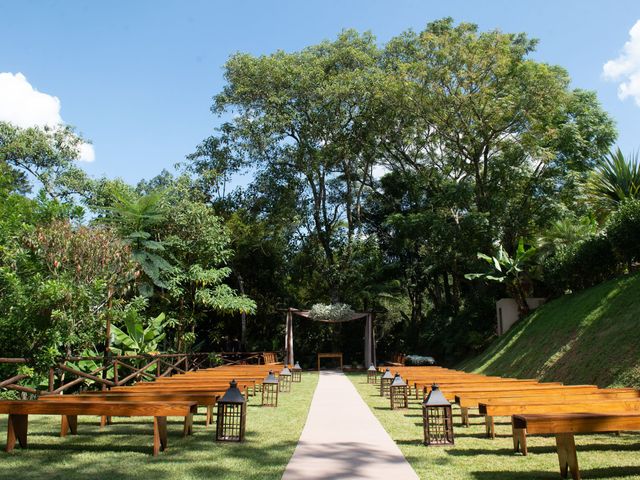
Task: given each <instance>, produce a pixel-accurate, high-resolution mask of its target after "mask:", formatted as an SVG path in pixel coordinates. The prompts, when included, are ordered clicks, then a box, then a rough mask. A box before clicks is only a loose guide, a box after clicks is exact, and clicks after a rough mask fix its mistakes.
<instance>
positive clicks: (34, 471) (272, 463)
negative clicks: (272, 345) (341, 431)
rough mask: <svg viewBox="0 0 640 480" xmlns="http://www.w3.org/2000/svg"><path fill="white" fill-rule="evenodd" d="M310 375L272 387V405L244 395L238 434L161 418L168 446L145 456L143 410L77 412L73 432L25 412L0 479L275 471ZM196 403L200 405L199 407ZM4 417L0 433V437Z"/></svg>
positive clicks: (245, 475) (300, 413)
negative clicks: (223, 435) (227, 436)
mask: <svg viewBox="0 0 640 480" xmlns="http://www.w3.org/2000/svg"><path fill="white" fill-rule="evenodd" d="M317 382H318V375H317V374H316V373H306V372H305V373H304V374H303V380H302V383H294V384H293V386H292V391H291V393H284V394H281V395H280V401H279V406H278V408H266V407H265V408H263V407H260V405H259V403H260V395H259V394H258V395H257V396H256V397H250V401H249V407H248V410H247V430H246V441H245V442H244V443H241V444H237V443H235V444H231V443H216V442H215V440H214V436H215V427H214V426H210V427H209V428H205V427H204V415H198V416H196V417H195V418H194V432H193V436H191V437H190V438H182V436H181V434H182V420H183V419H182V418H171V419H170V420H169V428H168V430H169V449H168V450H167V451H166V452H163V453H161V454H160V455H159V456H158V457H156V458H154V457H152V456H151V449H152V448H151V447H152V443H153V434H152V432H153V427H152V420H151V419H150V418H114V422H115V423H114V424H113V425H111V426H108V427H106V428H104V429H102V430H101V429H100V428H99V426H98V419H97V417H79V423H78V435H77V436H68V437H66V438H60V437H59V436H58V434H59V428H60V418H59V417H46V416H31V417H30V418H29V438H28V441H29V445H28V448H27V449H25V450H22V449H20V448H16V450H14V452H12V453H10V454H7V453H5V452H0V478H1V479H16V480H17V479H21V480H28V479H42V478H47V479H65V480H73V479H92V480H93V479H109V480H117V479H125V478H126V479H129V478H141V479H142V478H144V479H154V480H162V479H180V480H182V479H205V478H206V479H260V480H264V479H279V478H280V477H281V476H282V473H283V471H284V468H285V467H286V465H287V463H288V462H289V458H290V457H291V455H292V454H293V450H294V448H295V446H296V444H297V443H298V438H299V437H300V433H301V432H302V428H303V426H304V423H305V421H306V418H307V412H308V411H309V405H310V404H311V397H312V396H313V392H314V390H315V387H316V384H317ZM201 410H203V409H201ZM6 428H7V421H6V417H5V418H3V419H2V421H1V422H0V437H1V438H2V439H3V440H4V439H5V438H6Z"/></svg>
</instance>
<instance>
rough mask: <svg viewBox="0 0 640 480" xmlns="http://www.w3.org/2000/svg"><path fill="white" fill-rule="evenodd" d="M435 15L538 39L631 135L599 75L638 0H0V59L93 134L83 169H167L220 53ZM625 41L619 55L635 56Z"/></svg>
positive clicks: (633, 110)
mask: <svg viewBox="0 0 640 480" xmlns="http://www.w3.org/2000/svg"><path fill="white" fill-rule="evenodd" d="M445 16H451V17H453V18H454V19H455V20H456V21H458V22H459V21H468V22H473V23H477V24H479V26H480V28H481V29H483V30H488V29H494V28H499V29H500V30H503V31H506V32H521V31H524V32H527V33H528V34H529V35H530V36H532V37H536V38H538V39H540V44H539V48H538V51H537V52H536V53H535V55H534V57H535V58H536V59H538V60H540V61H544V62H548V63H553V64H559V65H562V66H563V67H565V68H566V69H567V70H568V71H569V73H570V75H571V77H572V79H573V86H575V87H580V88H586V89H592V90H596V91H597V92H598V96H599V98H600V101H601V102H602V104H603V105H604V108H605V109H606V110H607V111H608V112H609V113H610V114H611V115H612V116H613V118H614V119H615V120H616V122H617V125H618V131H619V145H620V147H621V148H622V149H623V151H625V152H629V151H631V150H634V149H639V148H640V122H638V120H639V114H640V107H639V106H638V105H637V104H636V102H635V101H634V98H633V95H631V96H630V97H628V98H626V99H624V100H621V99H620V98H619V97H618V84H619V83H620V82H616V81H607V80H606V79H605V78H604V77H603V65H604V64H605V63H606V62H607V61H609V60H612V59H615V58H617V57H618V56H619V55H620V53H621V51H622V49H623V45H624V44H625V42H627V41H629V30H630V29H631V28H632V26H633V25H634V24H635V23H636V21H638V20H639V19H640V1H638V0H634V1H631V0H629V1H625V0H618V1H616V2H606V1H594V0H591V1H589V0H582V1H573V0H571V1H569V0H563V1H537V2H532V1H529V2H526V3H525V2H524V1H520V2H517V1H514V0H511V1H497V0H495V1H482V2H480V1H472V0H468V1H451V0H448V1H438V2H435V1H408V0H404V1H403V0H395V1H379V0H376V1H374V0H368V1H365V0H357V1H356V0H343V1H328V0H325V1H315V0H313V1H310V0H305V1H302V0H300V1H297V2H295V1H276V0H261V1H258V0H255V1H235V2H214V1H109V2H89V1H71V0H65V1H62V0H59V1H45V0H41V1H35V0H30V1H23V0H14V1H10V0H0V72H8V73H11V74H14V75H15V74H17V73H18V72H20V73H22V74H23V75H24V76H25V77H26V81H28V82H29V83H30V84H31V86H32V87H33V88H34V89H36V90H38V91H40V92H42V93H46V94H48V95H52V96H55V97H58V99H59V101H60V106H61V108H60V116H61V118H62V119H63V120H64V121H65V122H67V123H70V124H72V125H74V126H76V128H77V129H78V130H79V131H80V132H81V133H82V134H83V135H84V136H85V137H86V138H88V139H90V140H91V141H92V142H93V144H94V150H95V161H93V162H84V163H82V165H83V167H85V168H86V170H87V171H88V172H89V173H90V174H92V175H95V176H98V175H102V174H106V175H107V176H110V177H115V176H120V177H123V178H124V179H125V180H127V181H129V182H135V181H137V180H139V179H141V178H150V177H152V176H153V175H155V174H157V173H158V172H160V171H161V169H162V168H169V169H170V168H171V167H172V166H173V165H174V164H175V163H176V162H180V161H182V160H183V159H184V156H185V155H186V154H188V153H190V152H192V151H193V149H194V147H195V145H196V144H197V143H199V142H200V141H201V140H202V139H203V138H204V137H205V136H207V135H208V134H210V133H211V132H212V131H213V128H214V127H215V126H216V124H217V119H216V118H215V117H214V116H213V115H212V114H211V113H210V111H209V107H210V105H211V97H212V96H213V95H214V94H216V93H217V92H218V91H220V89H221V88H222V86H223V84H224V79H223V70H222V67H223V65H224V62H225V61H226V59H227V58H228V57H229V55H230V54H232V53H234V52H236V51H244V52H250V53H253V54H264V53H270V52H273V51H275V50H277V49H283V50H288V51H292V50H298V49H301V48H304V47H305V46H307V45H311V44H314V43H317V42H319V41H321V40H323V39H332V38H334V37H335V36H336V35H337V34H338V33H339V32H340V31H341V30H342V29H344V28H356V29H358V30H360V31H364V30H371V31H372V32H373V33H374V34H375V35H376V36H377V38H378V40H379V41H380V42H385V41H387V40H388V39H389V38H391V37H392V36H394V35H397V34H399V33H400V32H402V31H403V30H406V29H408V28H413V29H416V30H419V29H422V28H423V27H424V25H425V24H426V23H427V22H429V21H432V20H435V19H438V18H442V17H445ZM639 29H640V27H639ZM638 36H639V37H640V32H639V35H638ZM639 43H640V42H639ZM632 47H633V45H631V47H630V54H629V58H628V59H627V60H629V59H630V60H629V62H633V61H635V60H638V59H639V58H640V56H637V55H636V57H638V58H636V57H634V52H635V49H634V48H632ZM638 52H640V45H638ZM629 62H623V63H624V65H623V67H621V68H623V70H624V69H626V71H627V72H626V73H627V74H628V75H629V76H631V79H630V81H629V85H630V88H631V90H633V86H634V85H635V84H636V83H638V82H640V77H638V78H636V79H635V80H636V82H635V83H634V81H633V80H634V78H635V77H633V76H632V74H633V73H634V72H635V71H637V70H639V69H640V65H635V67H633V66H631V67H629V65H627V64H628V63H629ZM639 63H640V61H639ZM634 68H635V70H634ZM623 73H624V72H623ZM1 85H2V84H0V88H2V86H1ZM0 93H1V92H0ZM637 98H638V99H640V90H639V91H638V95H637Z"/></svg>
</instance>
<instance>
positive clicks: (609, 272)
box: [543, 236, 619, 294]
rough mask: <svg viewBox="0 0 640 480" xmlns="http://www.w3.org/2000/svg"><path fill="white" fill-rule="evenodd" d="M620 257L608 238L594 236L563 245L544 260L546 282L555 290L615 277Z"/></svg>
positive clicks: (580, 288)
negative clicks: (566, 245)
mask: <svg viewBox="0 0 640 480" xmlns="http://www.w3.org/2000/svg"><path fill="white" fill-rule="evenodd" d="M618 270H619V265H618V260H617V258H616V256H615V254H614V252H613V248H612V245H611V242H609V239H608V238H607V237H604V236H594V237H591V238H588V239H586V240H583V241H581V242H577V243H575V244H573V245H570V246H568V247H564V248H560V249H559V250H558V251H557V252H556V253H555V254H554V255H552V256H550V257H548V258H547V259H546V260H545V262H544V264H543V276H544V280H545V283H547V285H548V286H549V287H550V288H551V289H552V290H554V291H555V292H556V293H558V294H561V293H563V292H564V291H565V290H567V289H570V290H573V291H577V290H583V289H585V288H589V287H592V286H594V285H597V284H598V283H601V282H603V281H605V280H608V279H610V278H612V277H614V276H615V275H616V274H617V273H618Z"/></svg>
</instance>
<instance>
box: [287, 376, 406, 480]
mask: <svg viewBox="0 0 640 480" xmlns="http://www.w3.org/2000/svg"><path fill="white" fill-rule="evenodd" d="M282 478H283V480H303V479H304V480H313V479H318V480H319V479H323V480H324V479H360V478H362V479H365V478H366V479H380V480H383V479H384V480H413V479H417V478H418V476H417V475H416V473H415V471H414V470H413V468H411V465H409V463H408V462H407V460H406V459H405V458H404V456H403V455H402V452H401V451H400V449H399V448H398V446H397V445H396V444H395V443H394V441H393V440H392V439H391V437H390V436H389V434H388V433H387V432H386V431H385V429H384V428H383V427H382V425H380V422H379V421H378V420H377V419H376V417H375V416H374V415H373V413H372V412H371V410H370V409H369V407H368V406H367V404H366V403H364V400H362V398H361V397H360V395H359V394H358V392H357V391H356V389H355V387H354V386H353V384H352V383H351V381H350V380H349V379H348V378H347V377H346V376H345V375H344V374H343V373H342V372H332V371H323V372H321V373H320V380H319V382H318V386H317V388H316V391H315V393H314V395H313V400H312V402H311V409H310V410H309V416H308V417H307V423H306V424H305V426H304V430H303V431H302V435H301V436H300V441H299V442H298V446H297V447H296V449H295V451H294V452H293V456H292V457H291V460H289V464H288V465H287V468H286V470H285V471H284V475H283V477H282Z"/></svg>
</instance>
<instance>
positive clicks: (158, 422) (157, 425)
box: [153, 417, 167, 457]
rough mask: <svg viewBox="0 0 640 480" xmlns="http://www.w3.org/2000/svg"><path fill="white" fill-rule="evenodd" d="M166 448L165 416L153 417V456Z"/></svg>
mask: <svg viewBox="0 0 640 480" xmlns="http://www.w3.org/2000/svg"><path fill="white" fill-rule="evenodd" d="M166 449H167V417H153V456H154V457H157V456H158V453H160V452H161V451H164V450H166Z"/></svg>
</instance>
